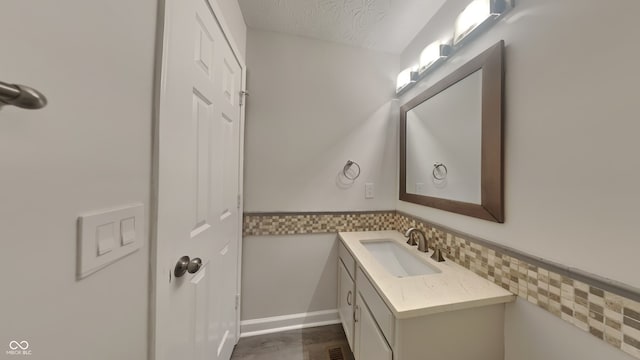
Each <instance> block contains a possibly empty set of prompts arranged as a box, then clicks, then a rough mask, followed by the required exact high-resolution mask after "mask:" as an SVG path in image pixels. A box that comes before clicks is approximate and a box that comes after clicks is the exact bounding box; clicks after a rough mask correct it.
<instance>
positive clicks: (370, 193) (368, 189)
mask: <svg viewBox="0 0 640 360" xmlns="http://www.w3.org/2000/svg"><path fill="white" fill-rule="evenodd" d="M374 197H375V190H374V188H373V183H365V184H364V198H365V199H373V198H374Z"/></svg>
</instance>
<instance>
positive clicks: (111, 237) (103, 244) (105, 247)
mask: <svg viewBox="0 0 640 360" xmlns="http://www.w3.org/2000/svg"><path fill="white" fill-rule="evenodd" d="M113 227H114V224H113V223H108V224H104V225H100V226H98V229H97V231H96V237H97V240H98V256H101V255H104V254H106V253H108V252H109V251H111V250H113V248H114V247H115V245H116V240H115V234H114V233H113Z"/></svg>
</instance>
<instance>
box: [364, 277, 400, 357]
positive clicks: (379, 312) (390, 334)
mask: <svg viewBox="0 0 640 360" xmlns="http://www.w3.org/2000/svg"><path fill="white" fill-rule="evenodd" d="M356 291H357V292H358V293H360V295H362V299H363V300H364V301H365V302H366V303H367V306H368V307H369V310H370V311H371V314H372V315H373V318H374V319H375V321H376V323H377V324H378V326H379V327H380V330H381V331H382V333H383V334H384V336H385V338H386V339H387V342H389V345H391V346H392V347H393V344H394V326H395V318H394V317H393V313H392V312H391V310H389V308H388V307H387V304H385V303H384V301H383V300H382V298H381V297H380V295H378V292H377V291H376V289H375V287H373V285H372V284H371V282H370V281H369V278H367V276H366V275H365V274H364V272H363V271H362V269H360V267H359V266H358V269H357V273H356Z"/></svg>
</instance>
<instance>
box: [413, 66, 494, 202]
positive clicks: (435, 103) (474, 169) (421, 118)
mask: <svg viewBox="0 0 640 360" xmlns="http://www.w3.org/2000/svg"><path fill="white" fill-rule="evenodd" d="M481 99H482V70H478V71H476V72H474V73H473V74H471V75H469V76H467V77H466V78H464V79H462V80H460V81H459V82H457V83H455V84H454V85H452V86H451V87H449V88H447V89H445V90H444V91H442V92H441V93H439V94H437V95H435V96H434V97H432V98H430V99H429V101H425V102H423V103H422V104H420V105H418V106H416V107H415V108H413V109H411V110H410V111H408V112H407V143H406V148H407V183H406V189H407V192H408V193H412V194H417V195H426V196H434V197H441V198H447V199H451V200H458V201H465V202H470V203H474V204H480V203H481V200H482V199H481V196H480V161H481V158H480V153H481V142H480V139H481V138H482V133H481V131H482V117H481V113H482V102H481ZM438 164H441V165H438Z"/></svg>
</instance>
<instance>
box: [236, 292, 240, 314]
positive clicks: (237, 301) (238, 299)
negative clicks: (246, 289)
mask: <svg viewBox="0 0 640 360" xmlns="http://www.w3.org/2000/svg"><path fill="white" fill-rule="evenodd" d="M238 307H240V294H236V310H238Z"/></svg>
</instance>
